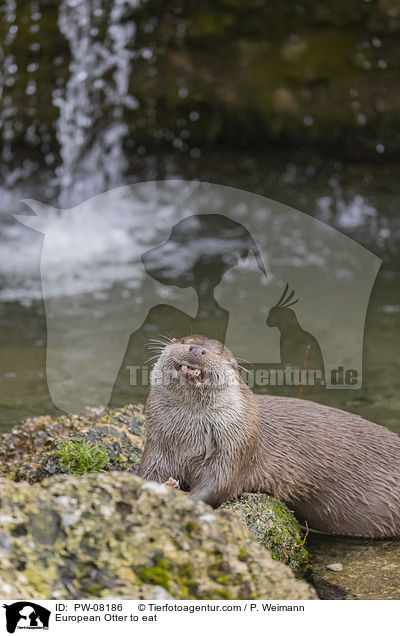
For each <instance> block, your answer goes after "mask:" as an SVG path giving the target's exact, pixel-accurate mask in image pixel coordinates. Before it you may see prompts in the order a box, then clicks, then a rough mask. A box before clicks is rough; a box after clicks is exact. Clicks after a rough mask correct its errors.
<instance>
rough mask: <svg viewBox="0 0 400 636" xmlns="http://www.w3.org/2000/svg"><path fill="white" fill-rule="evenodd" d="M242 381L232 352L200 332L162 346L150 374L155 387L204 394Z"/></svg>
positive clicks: (172, 340) (174, 339)
mask: <svg viewBox="0 0 400 636" xmlns="http://www.w3.org/2000/svg"><path fill="white" fill-rule="evenodd" d="M241 382H242V380H241V378H240V374H239V370H238V364H237V362H236V360H235V357H234V355H233V354H232V353H231V351H229V349H227V347H225V346H224V345H223V344H222V343H221V342H218V340H209V339H208V338H205V337H204V336H200V335H195V336H185V337H184V338H179V339H177V338H172V339H171V340H170V341H169V342H167V343H166V344H165V345H164V346H163V347H162V349H161V353H160V355H159V358H158V360H157V362H156V364H155V365H154V367H153V370H152V373H151V385H152V387H159V386H161V387H164V388H166V389H167V390H168V391H173V392H180V393H182V394H184V395H187V394H189V395H190V394H194V395H202V396H203V397H204V395H205V394H215V393H217V392H220V391H222V390H224V389H226V388H227V387H229V386H233V385H238V384H240V383H241Z"/></svg>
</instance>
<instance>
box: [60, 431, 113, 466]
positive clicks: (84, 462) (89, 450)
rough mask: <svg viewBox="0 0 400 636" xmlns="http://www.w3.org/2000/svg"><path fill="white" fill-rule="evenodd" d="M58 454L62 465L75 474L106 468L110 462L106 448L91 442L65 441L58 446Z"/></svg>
mask: <svg viewBox="0 0 400 636" xmlns="http://www.w3.org/2000/svg"><path fill="white" fill-rule="evenodd" d="M57 454H58V457H59V463H60V466H61V467H62V468H63V469H64V470H66V471H67V472H68V473H71V474H73V475H82V474H83V473H91V472H98V471H101V470H105V469H106V468H107V467H108V466H109V464H110V460H109V458H108V455H107V451H106V450H105V448H104V447H103V446H102V445H100V444H93V443H91V442H85V441H83V442H82V441H81V442H74V441H72V440H71V441H68V442H65V443H64V444H60V445H59V446H58V449H57Z"/></svg>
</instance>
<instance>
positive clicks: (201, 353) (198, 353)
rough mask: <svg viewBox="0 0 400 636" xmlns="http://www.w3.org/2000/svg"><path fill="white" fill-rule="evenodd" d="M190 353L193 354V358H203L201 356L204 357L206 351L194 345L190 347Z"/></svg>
mask: <svg viewBox="0 0 400 636" xmlns="http://www.w3.org/2000/svg"><path fill="white" fill-rule="evenodd" d="M189 351H190V353H191V354H192V356H194V357H195V358H201V356H204V354H205V349H202V348H201V347H196V346H194V345H192V346H191V347H189Z"/></svg>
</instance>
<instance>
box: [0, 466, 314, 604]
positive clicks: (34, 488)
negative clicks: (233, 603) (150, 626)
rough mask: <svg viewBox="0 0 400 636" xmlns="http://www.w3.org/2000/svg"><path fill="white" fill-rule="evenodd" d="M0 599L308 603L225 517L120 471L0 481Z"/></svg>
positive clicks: (304, 590) (286, 572)
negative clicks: (276, 600)
mask: <svg viewBox="0 0 400 636" xmlns="http://www.w3.org/2000/svg"><path fill="white" fill-rule="evenodd" d="M0 486H1V499H2V507H1V514H0V571H1V575H0V596H1V597H2V598H3V599H15V598H24V599H46V598H50V599H58V598H63V599H74V598H116V597H118V598H132V599H140V598H145V599H153V598H175V599H314V598H316V594H315V591H314V590H313V588H311V587H310V586H309V585H308V584H307V583H306V582H304V581H302V580H299V579H296V578H295V576H294V574H293V572H292V571H291V570H290V568H288V567H287V566H285V565H283V564H282V563H279V562H278V561H275V560H273V559H272V558H271V556H270V555H269V553H268V552H267V551H266V550H265V549H263V548H262V547H261V546H260V545H259V544H258V543H257V541H255V539H254V538H252V536H251V535H249V533H248V531H247V529H246V528H245V526H244V525H243V524H242V523H241V522H240V521H239V519H237V518H236V517H235V516H234V515H232V513H230V512H228V511H222V510H221V511H219V512H216V511H214V510H212V508H210V507H209V506H207V505H206V504H204V503H203V502H194V501H192V500H191V499H190V497H188V496H187V495H185V494H184V493H182V492H178V491H176V490H174V489H171V488H167V487H166V486H163V485H161V484H156V483H154V482H147V483H146V482H144V481H142V480H141V479H139V478H138V477H137V476H134V475H131V474H129V473H121V472H113V473H106V472H98V473H90V474H86V475H81V476H79V477H76V476H70V475H66V476H55V477H52V478H51V479H46V480H44V481H42V482H41V483H38V484H33V485H30V484H27V483H26V482H25V483H15V482H12V481H10V480H8V479H3V480H1V482H0Z"/></svg>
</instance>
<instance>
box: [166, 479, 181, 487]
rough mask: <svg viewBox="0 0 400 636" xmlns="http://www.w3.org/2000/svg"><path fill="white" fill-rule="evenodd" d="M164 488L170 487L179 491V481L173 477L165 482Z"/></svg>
mask: <svg viewBox="0 0 400 636" xmlns="http://www.w3.org/2000/svg"><path fill="white" fill-rule="evenodd" d="M164 486H169V487H170V488H177V489H178V490H180V485H179V481H177V480H176V479H174V478H173V477H170V478H169V479H168V480H167V481H165V482H164Z"/></svg>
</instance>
